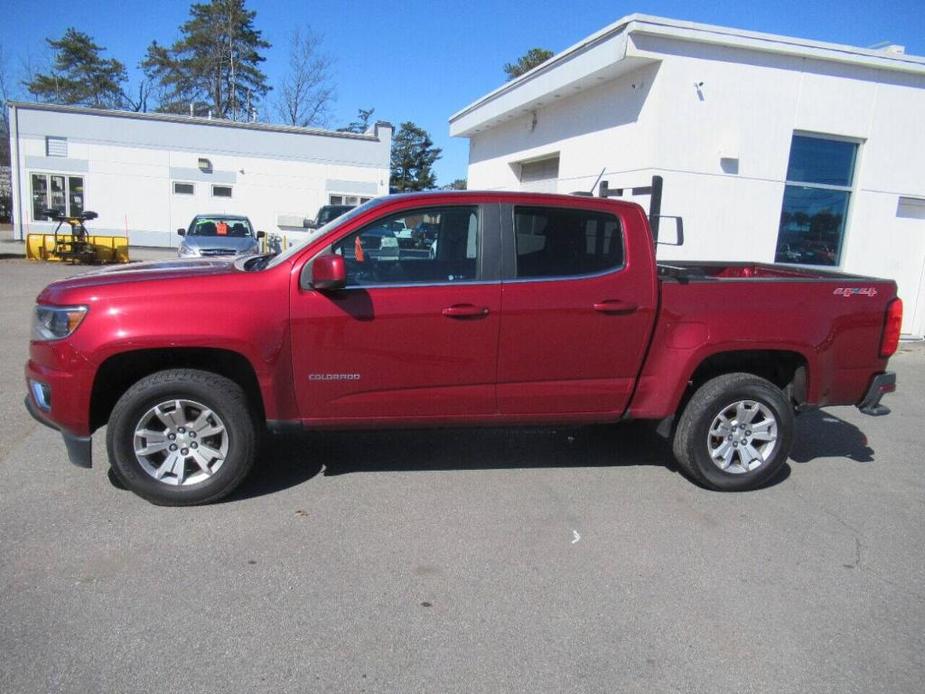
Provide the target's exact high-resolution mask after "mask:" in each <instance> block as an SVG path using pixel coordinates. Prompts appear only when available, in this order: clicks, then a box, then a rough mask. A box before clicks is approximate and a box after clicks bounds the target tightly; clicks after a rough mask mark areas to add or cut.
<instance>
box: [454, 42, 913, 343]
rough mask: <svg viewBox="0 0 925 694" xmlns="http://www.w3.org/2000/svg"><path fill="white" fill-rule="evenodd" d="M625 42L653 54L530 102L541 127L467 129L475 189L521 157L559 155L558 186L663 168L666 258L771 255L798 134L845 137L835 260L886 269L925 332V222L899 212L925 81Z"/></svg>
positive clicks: (497, 179) (511, 186) (636, 179)
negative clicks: (848, 151)
mask: <svg viewBox="0 0 925 694" xmlns="http://www.w3.org/2000/svg"><path fill="white" fill-rule="evenodd" d="M629 40H630V43H629V46H628V49H627V50H628V55H632V56H634V57H636V58H640V59H643V60H645V59H648V60H651V61H654V62H653V63H651V64H649V65H647V66H645V67H642V68H640V69H637V70H635V71H634V72H632V73H630V74H627V75H624V76H622V77H620V78H618V79H614V80H611V81H607V82H604V83H602V84H600V85H599V86H596V87H593V88H587V89H583V90H582V91H578V92H574V93H572V94H570V95H565V96H564V97H562V98H561V99H559V100H555V101H554V102H553V103H552V104H549V105H547V106H544V107H541V108H539V109H537V110H536V125H535V127H533V126H532V122H533V114H532V113H528V114H524V115H523V116H522V117H519V118H516V119H513V120H509V121H506V122H504V123H502V124H501V125H493V126H491V127H488V128H487V129H483V130H482V131H481V132H477V133H470V135H469V137H470V153H469V187H470V188H471V189H482V188H488V189H508V190H516V189H519V188H520V182H519V180H518V178H517V174H516V171H517V166H516V162H518V161H522V160H525V159H530V158H535V157H539V156H544V155H552V154H556V153H558V155H559V157H560V159H559V161H560V177H559V182H558V191H559V192H560V193H568V192H572V191H575V190H589V189H590V188H591V187H592V184H593V183H594V181H595V179H596V178H597V176H598V175H599V174H600V172H601V169H602V168H606V174H605V178H606V179H607V180H608V182H609V184H610V186H611V187H612V188H617V187H625V186H632V185H644V184H646V182H647V181H648V180H649V179H650V178H651V176H652V175H653V174H655V173H657V174H660V175H662V176H663V177H664V179H665V191H664V197H663V201H662V213H663V214H666V215H682V216H683V217H684V221H685V232H686V237H687V238H686V244H685V246H684V247H682V248H670V247H665V246H662V247H660V248H659V257H660V258H664V259H682V258H683V259H701V260H754V261H761V262H772V261H773V260H774V250H775V246H776V242H777V230H778V223H779V219H780V212H781V203H782V201H783V194H784V185H785V176H786V171H787V163H788V158H789V151H790V141H791V138H792V136H793V133H794V131H806V132H812V133H819V134H825V135H834V136H839V137H846V138H851V139H854V140H856V141H857V142H859V143H860V149H859V159H858V162H857V167H856V173H855V191H854V193H853V195H852V201H851V207H850V209H849V217H848V222H847V229H846V235H845V241H844V246H843V251H842V258H841V265H840V267H839V268H838V269H840V270H842V271H844V272H850V273H858V274H865V275H874V276H880V277H887V278H890V279H894V280H895V281H896V282H897V283H898V285H899V294H900V296H901V297H902V298H903V300H904V302H905V306H906V310H905V319H904V324H903V331H904V332H906V333H911V334H914V335H922V334H923V332H925V303H923V302H925V286H923V281H922V279H923V268H925V219H909V218H899V217H897V214H896V212H897V204H898V199H899V197H900V196H901V195H904V196H910V197H919V198H925V128H922V125H921V123H922V119H923V117H925V77H921V76H917V75H913V74H908V73H900V72H895V71H888V70H878V69H873V68H869V67H863V66H851V65H843V64H838V63H832V62H822V61H820V60H815V59H810V58H801V57H795V56H787V55H774V54H770V53H759V52H756V51H751V50H746V49H742V48H733V47H729V46H717V45H709V44H702V43H694V42H688V41H681V40H677V39H671V38H665V37H659V36H655V35H646V34H631V35H630V37H629ZM700 83H703V84H702V86H699V87H698V85H700ZM724 159H731V160H737V162H736V163H737V169H736V168H734V167H732V166H730V164H731V162H729V161H725V162H724ZM724 165H725V168H724ZM639 202H640V203H642V204H644V205H647V204H648V202H647V200H646V199H644V198H641V199H640V200H639Z"/></svg>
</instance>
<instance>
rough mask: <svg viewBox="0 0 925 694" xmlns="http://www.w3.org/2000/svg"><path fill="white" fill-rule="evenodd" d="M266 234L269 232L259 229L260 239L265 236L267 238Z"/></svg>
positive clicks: (258, 236)
mask: <svg viewBox="0 0 925 694" xmlns="http://www.w3.org/2000/svg"><path fill="white" fill-rule="evenodd" d="M266 236H267V232H265V231H258V232H257V238H258V239H264V238H266Z"/></svg>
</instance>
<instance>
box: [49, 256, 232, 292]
mask: <svg viewBox="0 0 925 694" xmlns="http://www.w3.org/2000/svg"><path fill="white" fill-rule="evenodd" d="M234 272H238V271H237V270H235V268H234V263H233V259H232V258H230V257H229V258H226V259H222V258H209V259H205V258H203V259H189V260H168V261H159V260H154V261H147V262H143V263H128V264H125V265H110V266H108V267H105V268H100V269H98V270H91V271H89V272H84V273H81V274H79V275H75V276H74V277H69V278H67V279H63V280H58V281H57V282H52V283H51V284H49V285H48V286H47V287H46V288H45V289H44V290H43V291H42V293H41V294H40V295H39V298H38V300H39V301H40V302H43V301H49V302H50V303H59V301H57V300H56V298H57V297H61V295H62V294H64V293H66V292H69V291H71V290H74V289H87V288H90V287H99V286H104V285H110V284H120V283H123V282H150V281H156V280H170V279H185V278H195V277H203V276H210V275H224V274H230V273H234Z"/></svg>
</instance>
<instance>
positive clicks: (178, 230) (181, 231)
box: [177, 229, 186, 236]
mask: <svg viewBox="0 0 925 694" xmlns="http://www.w3.org/2000/svg"><path fill="white" fill-rule="evenodd" d="M177 233H178V234H179V235H180V236H186V229H177Z"/></svg>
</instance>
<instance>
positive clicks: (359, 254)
mask: <svg viewBox="0 0 925 694" xmlns="http://www.w3.org/2000/svg"><path fill="white" fill-rule="evenodd" d="M353 254H354V255H355V256H356V259H357V262H358V263H362V262H364V261H365V260H366V256H364V255H363V243H362V242H361V241H360V237H359V236H357V237H356V238H355V239H354V240H353Z"/></svg>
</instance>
